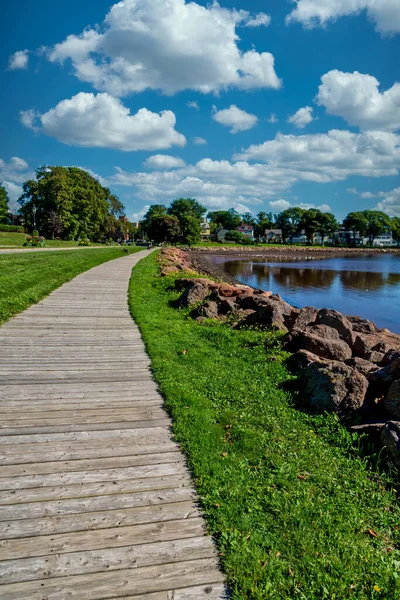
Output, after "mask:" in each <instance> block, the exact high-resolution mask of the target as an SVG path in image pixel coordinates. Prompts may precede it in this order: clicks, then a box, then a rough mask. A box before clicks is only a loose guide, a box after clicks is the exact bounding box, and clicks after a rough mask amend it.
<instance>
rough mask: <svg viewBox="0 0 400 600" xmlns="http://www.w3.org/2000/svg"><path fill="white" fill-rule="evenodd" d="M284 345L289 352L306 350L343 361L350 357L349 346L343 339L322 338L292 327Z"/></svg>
mask: <svg viewBox="0 0 400 600" xmlns="http://www.w3.org/2000/svg"><path fill="white" fill-rule="evenodd" d="M284 347H285V349H286V350H288V351H289V352H297V351H299V350H308V352H312V353H313V354H316V355H317V356H320V357H322V358H327V359H329V360H337V361H345V360H347V359H348V358H351V348H350V346H348V345H347V344H346V342H344V341H343V340H336V339H324V338H322V337H319V336H317V335H314V334H313V333H309V332H308V331H299V330H298V329H293V330H292V332H291V333H290V334H288V335H287V336H286V337H285V339H284Z"/></svg>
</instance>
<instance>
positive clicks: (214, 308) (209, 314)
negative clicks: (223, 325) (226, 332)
mask: <svg viewBox="0 0 400 600" xmlns="http://www.w3.org/2000/svg"><path fill="white" fill-rule="evenodd" d="M196 312H197V314H198V316H199V317H205V318H206V319H217V318H218V304H217V303H216V302H212V301H211V302H205V303H204V304H203V305H202V306H200V307H199V308H198V309H197V311H196Z"/></svg>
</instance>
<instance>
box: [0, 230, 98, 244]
mask: <svg viewBox="0 0 400 600" xmlns="http://www.w3.org/2000/svg"><path fill="white" fill-rule="evenodd" d="M26 236H27V234H26V233H16V232H10V231H0V248H10V247H12V248H22V247H23V243H24V242H25V238H26ZM94 245H99V246H100V244H94ZM46 246H47V247H48V248H73V247H75V246H78V242H70V241H68V242H65V241H64V240H46Z"/></svg>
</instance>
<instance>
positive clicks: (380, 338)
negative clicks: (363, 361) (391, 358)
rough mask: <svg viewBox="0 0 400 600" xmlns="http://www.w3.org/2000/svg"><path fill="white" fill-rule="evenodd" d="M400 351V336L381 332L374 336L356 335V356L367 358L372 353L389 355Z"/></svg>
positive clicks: (354, 349) (354, 346) (354, 348)
mask: <svg viewBox="0 0 400 600" xmlns="http://www.w3.org/2000/svg"><path fill="white" fill-rule="evenodd" d="M398 350H400V336H399V335H396V334H395V333H391V332H386V331H384V330H379V331H377V332H376V333H374V334H365V333H356V334H355V340H354V345H353V351H354V354H355V355H356V356H359V357H360V358H366V357H367V355H368V354H370V353H371V352H380V353H382V354H384V355H385V354H387V353H388V352H390V351H398Z"/></svg>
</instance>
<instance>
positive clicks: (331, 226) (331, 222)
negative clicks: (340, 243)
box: [317, 212, 339, 245]
mask: <svg viewBox="0 0 400 600" xmlns="http://www.w3.org/2000/svg"><path fill="white" fill-rule="evenodd" d="M317 221H318V229H317V233H319V235H320V236H321V240H322V245H324V239H325V237H327V236H332V235H333V234H334V233H335V232H336V231H337V230H338V229H339V223H338V222H337V220H336V217H335V216H334V215H333V214H332V213H323V212H321V214H319V215H318V218H317Z"/></svg>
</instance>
